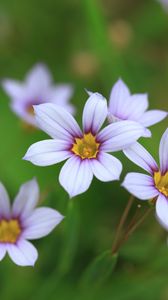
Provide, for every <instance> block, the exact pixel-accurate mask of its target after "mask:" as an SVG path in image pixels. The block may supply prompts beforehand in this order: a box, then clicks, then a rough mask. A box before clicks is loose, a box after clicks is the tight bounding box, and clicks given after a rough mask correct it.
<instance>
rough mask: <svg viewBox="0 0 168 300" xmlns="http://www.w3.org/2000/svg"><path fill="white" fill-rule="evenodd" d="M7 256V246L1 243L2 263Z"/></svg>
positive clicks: (0, 257)
mask: <svg viewBox="0 0 168 300" xmlns="http://www.w3.org/2000/svg"><path fill="white" fill-rule="evenodd" d="M5 255H6V244H3V243H0V261H1V260H2V259H3V258H4V257H5Z"/></svg>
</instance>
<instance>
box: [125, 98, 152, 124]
mask: <svg viewBox="0 0 168 300" xmlns="http://www.w3.org/2000/svg"><path fill="white" fill-rule="evenodd" d="M147 108H148V95H147V94H135V95H132V96H130V98H129V103H128V107H127V108H126V110H125V116H126V117H127V118H128V119H129V120H132V121H137V120H139V118H140V117H141V116H142V115H143V114H144V112H145V111H146V110H147Z"/></svg>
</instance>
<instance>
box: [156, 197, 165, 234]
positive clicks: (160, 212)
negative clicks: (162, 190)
mask: <svg viewBox="0 0 168 300" xmlns="http://www.w3.org/2000/svg"><path fill="white" fill-rule="evenodd" d="M156 217H157V219H158V221H159V223H160V224H161V225H162V226H163V227H164V228H165V229H167V230H168V198H166V197H165V196H164V195H161V194H160V195H159V197H158V199H157V201H156Z"/></svg>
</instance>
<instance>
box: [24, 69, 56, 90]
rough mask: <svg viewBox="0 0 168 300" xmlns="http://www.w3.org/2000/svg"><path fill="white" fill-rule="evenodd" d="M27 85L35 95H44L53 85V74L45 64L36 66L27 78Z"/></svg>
mask: <svg viewBox="0 0 168 300" xmlns="http://www.w3.org/2000/svg"><path fill="white" fill-rule="evenodd" d="M26 84H27V85H28V86H29V89H30V90H32V91H33V92H34V94H39V93H40V94H43V93H42V91H46V89H48V88H49V87H50V85H51V84H52V78H51V74H50V72H49V70H48V68H47V66H46V65H44V64H37V65H35V66H34V67H33V68H32V69H31V70H30V71H29V72H28V74H27V76H26Z"/></svg>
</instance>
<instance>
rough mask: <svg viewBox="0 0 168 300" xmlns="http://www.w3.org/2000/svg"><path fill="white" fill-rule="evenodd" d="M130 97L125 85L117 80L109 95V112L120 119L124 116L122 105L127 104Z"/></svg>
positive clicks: (120, 80)
mask: <svg viewBox="0 0 168 300" xmlns="http://www.w3.org/2000/svg"><path fill="white" fill-rule="evenodd" d="M129 96H130V91H129V89H128V87H127V85H126V84H125V83H124V82H123V81H122V79H119V80H118V81H117V82H116V83H115V84H114V86H113V88H112V90H111V94H110V101H109V112H110V114H112V115H114V116H118V117H121V119H122V116H123V114H124V109H123V105H124V106H125V102H126V103H127V99H128V98H129Z"/></svg>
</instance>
